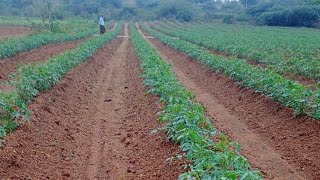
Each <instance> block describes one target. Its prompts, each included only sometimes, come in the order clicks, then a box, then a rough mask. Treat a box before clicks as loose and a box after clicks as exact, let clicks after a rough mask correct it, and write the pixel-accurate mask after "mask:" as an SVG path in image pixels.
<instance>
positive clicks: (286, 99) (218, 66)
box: [143, 26, 320, 119]
mask: <svg viewBox="0 0 320 180" xmlns="http://www.w3.org/2000/svg"><path fill="white" fill-rule="evenodd" d="M143 29H144V30H145V31H147V32H148V33H149V34H151V35H153V36H155V37H156V38H157V39H159V40H160V41H161V42H163V43H164V44H166V45H168V46H170V47H172V48H174V49H176V50H178V51H181V52H184V53H186V54H187V55H188V56H190V57H192V58H194V59H196V60H198V61H200V62H201V63H203V64H205V65H206V66H208V67H209V68H211V69H212V70H213V71H217V72H222V73H223V74H225V75H227V76H230V77H231V78H233V79H234V80H235V81H238V82H240V83H242V85H244V86H247V87H249V88H252V89H254V90H255V91H256V92H258V93H262V94H264V95H267V96H269V97H271V98H272V100H275V101H278V102H280V103H281V104H282V105H284V106H287V107H291V108H293V109H294V114H295V115H300V114H306V115H308V116H310V117H313V118H316V119H320V89H318V90H316V91H312V90H311V89H309V88H307V87H305V86H303V85H301V84H299V83H296V82H294V81H291V80H288V79H286V78H284V77H282V76H280V75H279V74H277V73H275V72H274V71H272V70H269V69H262V68H259V67H255V66H253V65H250V64H247V63H246V62H245V61H241V60H239V59H235V58H230V59H227V58H224V57H221V56H216V55H213V54H212V53H211V52H210V51H208V50H205V49H204V48H201V47H199V46H198V45H195V44H192V43H189V42H187V41H184V40H177V39H172V38H171V37H170V36H167V35H165V34H163V33H160V32H158V31H156V30H153V29H151V28H149V27H146V26H143Z"/></svg>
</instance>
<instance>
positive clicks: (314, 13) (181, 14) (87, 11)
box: [0, 0, 320, 27]
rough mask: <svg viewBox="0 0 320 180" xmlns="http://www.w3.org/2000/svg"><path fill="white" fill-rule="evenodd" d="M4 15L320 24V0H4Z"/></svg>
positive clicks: (284, 24) (1, 4) (314, 25)
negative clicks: (100, 16) (101, 16)
mask: <svg viewBox="0 0 320 180" xmlns="http://www.w3.org/2000/svg"><path fill="white" fill-rule="evenodd" d="M0 9H1V11H0V15H1V16H23V17H39V16H40V17H41V18H52V19H60V20H63V19H66V18H69V17H81V18H86V19H94V18H98V16H99V15H103V16H104V17H105V18H106V20H177V21H182V22H189V21H214V20H217V19H220V20H222V21H223V22H225V23H229V24H232V23H235V22H246V23H251V24H258V25H270V26H298V27H300V26H305V27H317V26H319V17H320V0H238V1H237V0H233V1H232V0H224V1H223V0H161V1H160V0H95V1H93V0H0Z"/></svg>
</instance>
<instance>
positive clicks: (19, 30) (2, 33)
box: [0, 27, 34, 40]
mask: <svg viewBox="0 0 320 180" xmlns="http://www.w3.org/2000/svg"><path fill="white" fill-rule="evenodd" d="M33 32H34V31H33V30H32V29H31V28H28V27H0V40H3V39H6V38H10V37H14V36H27V35H29V34H31V33H33Z"/></svg>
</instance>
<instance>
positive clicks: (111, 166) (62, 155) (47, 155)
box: [0, 29, 183, 179]
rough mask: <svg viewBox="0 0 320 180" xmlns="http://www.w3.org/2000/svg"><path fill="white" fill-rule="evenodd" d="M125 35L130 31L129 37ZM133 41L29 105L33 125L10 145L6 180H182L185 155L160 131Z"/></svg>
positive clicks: (1, 157) (97, 57) (5, 151)
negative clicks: (157, 131) (180, 156)
mask: <svg viewBox="0 0 320 180" xmlns="http://www.w3.org/2000/svg"><path fill="white" fill-rule="evenodd" d="M124 33H125V35H127V34H128V30H127V29H126V30H125V32H124ZM140 74H141V71H140V69H139V61H138V59H137V58H136V56H135V54H134V51H133V49H132V45H131V42H130V40H129V39H120V38H119V39H115V40H113V41H112V42H111V43H110V44H108V45H106V46H104V47H103V48H102V49H100V50H98V51H97V52H96V53H95V54H94V56H93V57H91V58H89V59H88V60H87V61H86V62H85V63H83V64H82V65H80V66H78V67H77V68H75V69H74V70H72V71H71V72H69V73H68V74H67V75H66V76H65V77H64V78H63V79H62V81H61V82H60V83H59V84H57V85H56V86H54V87H53V88H52V89H51V90H49V91H47V92H45V93H42V94H40V95H39V96H38V97H37V98H36V100H35V101H34V102H32V103H31V104H30V109H31V111H32V121H30V122H26V123H24V124H23V125H22V126H20V127H19V128H18V129H17V130H16V131H15V132H14V133H12V134H10V135H9V136H7V137H6V138H5V142H4V147H3V148H2V149H1V150H0V162H1V165H0V177H1V178H4V179H177V177H178V175H179V174H180V173H181V172H183V169H182V165H183V164H182V163H183V162H175V161H174V162H173V163H171V164H169V163H168V162H167V161H166V159H167V158H170V157H171V156H172V155H175V154H177V153H180V152H179V148H178V147H177V146H176V145H174V144H172V143H167V142H166V136H165V134H161V133H160V134H155V135H151V134H150V132H151V131H152V130H154V129H155V128H157V127H159V124H158V123H157V121H156V119H157V117H156V114H157V112H158V111H160V109H161V106H160V104H158V103H157V101H158V98H157V97H155V96H152V95H148V94H146V93H145V92H146V90H147V89H145V87H144V85H143V82H142V79H141V78H140V77H139V76H140Z"/></svg>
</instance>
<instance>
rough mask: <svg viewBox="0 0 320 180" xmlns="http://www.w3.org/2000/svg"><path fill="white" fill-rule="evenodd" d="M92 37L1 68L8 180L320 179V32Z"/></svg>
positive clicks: (156, 26) (204, 28) (111, 28)
mask: <svg viewBox="0 0 320 180" xmlns="http://www.w3.org/2000/svg"><path fill="white" fill-rule="evenodd" d="M248 29H250V30H251V32H249V33H247V34H245V33H244V32H246V31H247V30H248ZM96 31H97V29H92V28H88V29H86V30H84V31H81V32H80V33H75V34H72V35H65V36H58V35H57V36H55V37H53V38H52V39H50V38H49V39H46V37H47V34H41V33H42V32H40V33H39V34H40V35H39V36H37V35H36V37H35V38H34V39H35V40H39V41H36V42H35V45H31V44H30V45H28V44H29V43H30V42H31V41H29V40H28V37H29V36H25V37H23V38H22V39H21V41H19V39H18V38H12V39H11V41H12V42H11V41H10V38H9V40H8V41H7V40H5V41H1V42H0V49H1V48H4V47H11V46H13V45H14V42H20V43H21V47H22V48H21V49H16V50H15V49H12V50H11V49H9V50H8V51H6V52H5V53H3V54H2V56H0V57H1V59H0V65H1V67H0V82H1V83H0V113H1V115H0V136H2V140H1V144H2V145H1V147H0V177H1V178H4V179H41V178H48V179H190V178H194V179H209V178H211V179H223V178H225V179H248V180H251V179H252V180H255V179H257V180H258V179H259V180H260V179H317V178H318V177H319V176H320V162H319V161H320V160H319V159H320V141H319V136H320V122H319V119H320V88H319V78H320V77H319V73H320V71H319V69H320V68H319V66H318V65H319V63H318V62H319V61H320V59H319V55H320V54H319V53H320V49H319V47H318V44H317V43H316V42H317V41H318V39H317V38H318V36H319V33H320V32H319V31H317V30H311V29H294V28H290V29H283V28H266V27H255V28H252V27H247V26H244V25H241V26H235V25H217V24H205V23H201V24H195V23H176V22H165V23H153V22H146V23H127V22H117V23H109V24H108V30H107V32H106V34H104V35H101V36H98V35H95V36H93V35H92V34H93V33H96ZM288 31H289V32H288ZM0 32H1V27H0ZM262 32H263V33H262ZM286 32H287V33H289V34H286ZM302 32H303V36H302V35H301V33H302ZM235 33H236V34H235ZM270 34H276V35H274V36H273V37H272V38H268V35H270ZM290 34H291V36H294V37H295V38H290V37H291V36H290ZM292 34H294V35H292ZM249 37H251V39H249ZM280 37H281V38H280ZM25 38H27V39H25ZM41 38H44V39H46V41H45V43H44V42H43V41H41V40H40V39H41ZM34 39H33V40H34ZM3 42H4V43H3ZM296 42H301V44H297V43H296ZM4 44H6V46H5V45H4ZM0 55H1V53H0ZM1 178H0V179H1Z"/></svg>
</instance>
